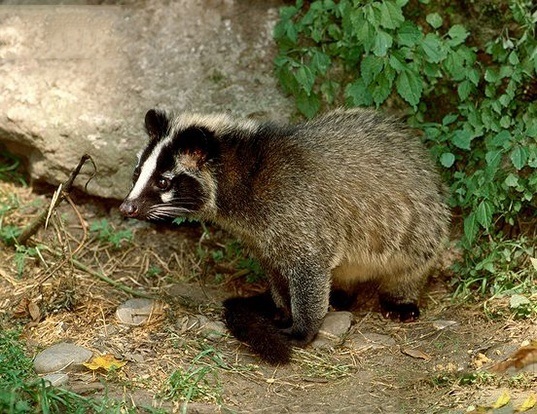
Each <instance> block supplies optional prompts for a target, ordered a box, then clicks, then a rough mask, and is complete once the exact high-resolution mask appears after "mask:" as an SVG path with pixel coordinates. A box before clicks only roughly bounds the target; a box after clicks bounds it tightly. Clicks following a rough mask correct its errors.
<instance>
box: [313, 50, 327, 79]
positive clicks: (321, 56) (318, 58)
mask: <svg viewBox="0 0 537 414" xmlns="http://www.w3.org/2000/svg"><path fill="white" fill-rule="evenodd" d="M330 65H331V61H330V57H329V56H328V55H327V54H326V53H323V52H321V51H319V50H315V52H314V53H313V57H312V59H311V66H312V67H313V68H314V69H316V70H317V71H318V72H319V73H321V74H323V75H324V74H325V73H326V71H327V70H328V68H329V67H330Z"/></svg>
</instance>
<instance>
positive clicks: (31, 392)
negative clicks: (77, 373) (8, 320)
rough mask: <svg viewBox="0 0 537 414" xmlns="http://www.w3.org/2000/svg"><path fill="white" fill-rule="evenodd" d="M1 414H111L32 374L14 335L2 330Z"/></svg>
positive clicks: (28, 362)
mask: <svg viewBox="0 0 537 414" xmlns="http://www.w3.org/2000/svg"><path fill="white" fill-rule="evenodd" d="M0 350H2V352H0V412H2V413H9V414H23V413H38V412H39V413H58V414H59V413H86V412H108V411H106V410H104V409H103V410H101V409H99V406H100V405H99V404H97V403H96V402H95V401H92V400H90V399H87V398H85V397H82V396H80V395H78V394H75V393H73V392H70V391H66V390H62V389H59V388H54V387H51V386H50V385H48V384H47V383H46V382H45V381H44V380H42V379H40V378H38V377H37V376H36V375H35V374H34V372H33V366H32V360H31V359H30V358H28V357H27V356H26V355H25V352H24V349H23V347H22V345H21V343H20V342H19V334H18V333H17V332H15V331H2V330H0Z"/></svg>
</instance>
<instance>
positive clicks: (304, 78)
mask: <svg viewBox="0 0 537 414" xmlns="http://www.w3.org/2000/svg"><path fill="white" fill-rule="evenodd" d="M295 79H296V81H297V82H298V84H299V85H300V86H301V87H302V89H304V91H305V92H306V94H308V95H309V94H310V93H311V91H312V89H313V84H314V83H315V75H314V74H313V72H312V71H311V69H310V68H309V67H308V66H301V67H300V68H298V70H297V71H296V73H295Z"/></svg>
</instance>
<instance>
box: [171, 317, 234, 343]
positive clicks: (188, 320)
mask: <svg viewBox="0 0 537 414" xmlns="http://www.w3.org/2000/svg"><path fill="white" fill-rule="evenodd" d="M179 329H180V331H181V333H185V332H187V331H189V330H191V329H195V330H198V331H199V332H200V333H201V335H203V336H204V337H205V338H207V339H209V340H211V341H214V340H218V339H220V338H221V337H222V336H224V335H226V334H227V328H226V325H225V324H224V322H221V321H212V320H210V319H209V318H207V317H206V316H204V315H189V316H185V317H184V318H183V319H182V320H181V321H179Z"/></svg>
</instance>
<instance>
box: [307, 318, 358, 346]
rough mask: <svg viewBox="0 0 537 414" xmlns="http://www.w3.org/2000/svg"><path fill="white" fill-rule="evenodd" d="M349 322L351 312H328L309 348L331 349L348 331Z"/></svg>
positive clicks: (350, 320)
mask: <svg viewBox="0 0 537 414" xmlns="http://www.w3.org/2000/svg"><path fill="white" fill-rule="evenodd" d="M351 322H352V313H351V312H328V314H327V315H326V316H325V318H324V320H323V324H322V325H321V329H320V330H319V333H318V334H317V337H316V338H315V340H314V341H313V342H312V343H311V346H312V347H313V348H317V349H332V348H333V347H334V345H336V344H337V343H339V342H340V341H341V339H342V338H341V337H342V336H343V335H344V334H346V333H347V332H348V331H349V329H350V327H351Z"/></svg>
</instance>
